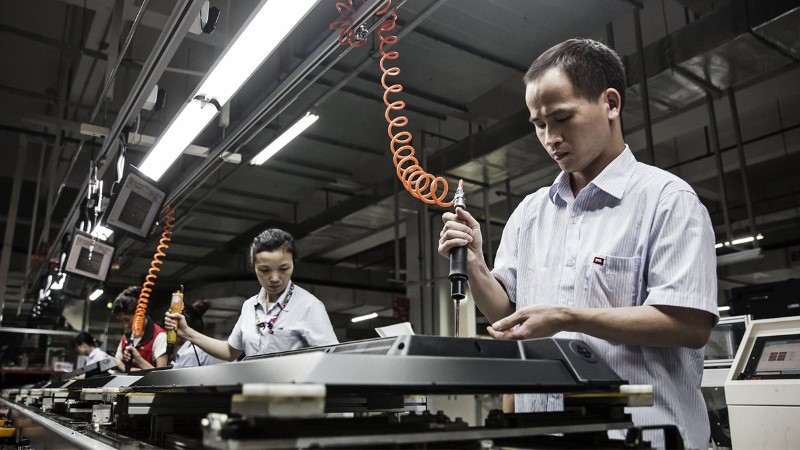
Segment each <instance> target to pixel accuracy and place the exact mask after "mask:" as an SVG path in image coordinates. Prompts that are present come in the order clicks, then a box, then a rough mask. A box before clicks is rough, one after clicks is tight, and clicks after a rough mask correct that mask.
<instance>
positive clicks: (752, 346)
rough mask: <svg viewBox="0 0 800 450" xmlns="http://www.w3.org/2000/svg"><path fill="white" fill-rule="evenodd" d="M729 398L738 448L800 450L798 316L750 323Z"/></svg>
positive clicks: (729, 379) (727, 391)
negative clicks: (795, 449) (797, 449)
mask: <svg viewBox="0 0 800 450" xmlns="http://www.w3.org/2000/svg"><path fill="white" fill-rule="evenodd" d="M725 398H726V401H727V403H728V415H729V419H730V428H731V438H732V443H733V447H734V448H770V449H793V448H800V427H799V426H798V424H800V317H786V318H778V319H765V320H755V321H752V322H751V323H750V326H749V327H748V328H747V332H746V333H745V336H744V339H743V340H742V344H741V345H740V346H739V351H738V352H737V353H736V359H735V360H734V364H733V367H732V368H731V370H730V372H729V373H728V377H727V379H726V380H725Z"/></svg>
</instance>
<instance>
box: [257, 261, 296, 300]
mask: <svg viewBox="0 0 800 450" xmlns="http://www.w3.org/2000/svg"><path fill="white" fill-rule="evenodd" d="M253 265H254V266H255V270H256V277H257V278H258V283H259V284H260V285H261V287H263V288H264V290H265V291H267V294H269V296H270V299H271V300H272V299H274V298H277V296H279V295H280V294H281V293H282V292H283V291H284V289H286V287H287V286H288V284H289V280H290V279H291V278H292V272H293V271H294V262H293V261H292V254H291V253H289V252H285V251H283V250H278V251H274V252H260V253H257V254H256V259H255V261H254V264H253Z"/></svg>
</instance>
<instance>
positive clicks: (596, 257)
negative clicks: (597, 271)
mask: <svg viewBox="0 0 800 450" xmlns="http://www.w3.org/2000/svg"><path fill="white" fill-rule="evenodd" d="M604 262H606V260H605V259H604V258H601V257H599V256H595V257H594V259H593V260H592V263H593V264H599V265H601V266H602V265H603V263H604Z"/></svg>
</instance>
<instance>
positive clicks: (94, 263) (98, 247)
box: [64, 230, 114, 281]
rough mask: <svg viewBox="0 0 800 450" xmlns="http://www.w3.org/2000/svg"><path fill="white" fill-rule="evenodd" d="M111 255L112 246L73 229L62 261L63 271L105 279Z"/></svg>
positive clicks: (112, 254)
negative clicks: (68, 246)
mask: <svg viewBox="0 0 800 450" xmlns="http://www.w3.org/2000/svg"><path fill="white" fill-rule="evenodd" d="M113 257H114V247H112V246H110V245H108V244H106V243H103V242H101V241H98V240H96V239H92V236H90V235H89V234H86V233H84V232H82V231H78V230H75V231H74V233H73V236H72V243H71V244H70V248H69V253H68V254H67V260H66V262H65V263H64V271H65V272H67V273H69V274H72V275H78V276H82V277H86V278H91V279H93V280H98V281H105V279H106V276H107V275H108V269H109V268H110V267H111V260H112V258H113Z"/></svg>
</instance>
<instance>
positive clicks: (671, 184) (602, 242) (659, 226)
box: [492, 146, 717, 448]
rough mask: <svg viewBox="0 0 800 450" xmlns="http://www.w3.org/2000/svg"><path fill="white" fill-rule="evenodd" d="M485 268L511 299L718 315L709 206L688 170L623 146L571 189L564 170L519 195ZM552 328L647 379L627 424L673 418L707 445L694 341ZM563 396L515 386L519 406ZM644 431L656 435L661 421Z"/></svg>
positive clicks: (640, 380)
mask: <svg viewBox="0 0 800 450" xmlns="http://www.w3.org/2000/svg"><path fill="white" fill-rule="evenodd" d="M492 274H493V275H494V277H495V278H496V279H497V280H498V281H499V282H500V283H501V284H502V285H503V286H504V287H505V289H506V291H507V292H508V296H509V298H510V300H511V301H512V302H514V303H516V305H517V308H518V309H519V308H523V307H525V306H528V305H534V304H544V303H550V304H553V303H556V304H564V305H569V306H573V307H577V308H614V307H624V306H637V305H669V306H679V307H685V308H694V309H699V310H703V311H708V312H709V313H711V314H714V315H715V316H717V275H716V252H715V249H714V232H713V229H712V226H711V220H710V218H709V216H708V211H707V210H706V208H705V207H704V206H703V205H702V204H701V203H700V200H699V199H698V198H697V195H696V194H695V193H694V191H693V190H692V188H691V187H690V186H689V185H688V184H687V183H686V182H684V181H683V180H681V179H680V178H678V177H676V176H674V175H672V174H670V173H669V172H666V171H663V170H661V169H658V168H655V167H652V166H648V165H645V164H642V163H640V162H637V161H636V158H635V157H634V156H633V153H632V152H631V151H630V149H629V148H628V147H627V146H626V148H625V150H624V151H623V152H622V153H621V154H620V155H619V156H618V157H617V158H616V159H614V161H612V162H611V163H610V164H609V165H608V166H607V167H606V168H605V169H604V170H603V171H602V172H601V173H600V174H599V175H598V176H597V177H596V178H595V179H594V180H592V181H591V182H590V183H589V184H588V185H587V186H586V187H585V188H584V189H582V190H581V191H580V192H579V193H578V196H577V197H574V196H573V194H572V190H571V189H570V185H569V176H568V175H567V174H565V173H564V172H562V173H561V174H560V175H559V176H558V177H557V178H556V180H555V182H554V183H553V185H552V186H550V187H549V188H548V187H545V188H542V189H540V190H538V191H537V192H535V193H533V194H531V195H529V196H527V197H526V198H525V199H524V200H523V201H522V203H521V204H520V205H519V206H518V207H517V209H516V210H515V211H514V213H513V214H512V215H511V217H510V218H509V221H508V224H507V225H506V227H505V229H504V231H503V237H502V240H501V243H500V247H499V249H498V251H497V258H496V260H495V267H494V269H493V270H492ZM556 337H564V338H576V339H583V340H585V341H586V342H587V343H588V344H589V345H591V346H592V347H593V348H594V349H595V350H596V351H597V352H599V353H600V354H601V355H602V357H603V359H604V360H605V361H606V363H608V364H609V365H610V366H611V367H612V368H613V369H614V370H615V371H616V372H617V373H618V374H619V375H620V377H622V378H623V379H627V380H628V381H629V382H630V383H631V384H650V385H653V390H654V397H655V404H654V406H652V407H635V408H628V411H627V412H629V413H630V414H632V415H633V420H634V423H635V424H636V425H663V424H674V425H677V426H678V427H679V429H680V431H681V434H682V436H683V438H684V441H685V443H686V447H687V448H708V440H709V434H710V431H709V424H708V416H707V413H706V407H705V403H704V401H703V396H702V394H701V392H700V380H701V378H702V373H703V350H702V349H699V350H694V349H690V348H685V347H641V346H633V345H621V344H617V343H614V342H609V341H605V340H602V339H597V338H594V337H592V336H589V335H585V334H582V333H571V332H562V333H558V334H557V335H556ZM561 408H562V399H561V396H560V395H533V394H524V395H517V396H516V409H517V411H553V410H559V409H561ZM648 433H652V434H648ZM611 435H612V437H621V434H619V433H617V434H614V433H613V432H612V434H611ZM645 437H646V438H647V439H650V440H651V441H652V442H653V444H654V445H657V446H659V447H663V445H664V443H663V438H662V437H661V436H660V433H658V434H656V432H646V434H645Z"/></svg>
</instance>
